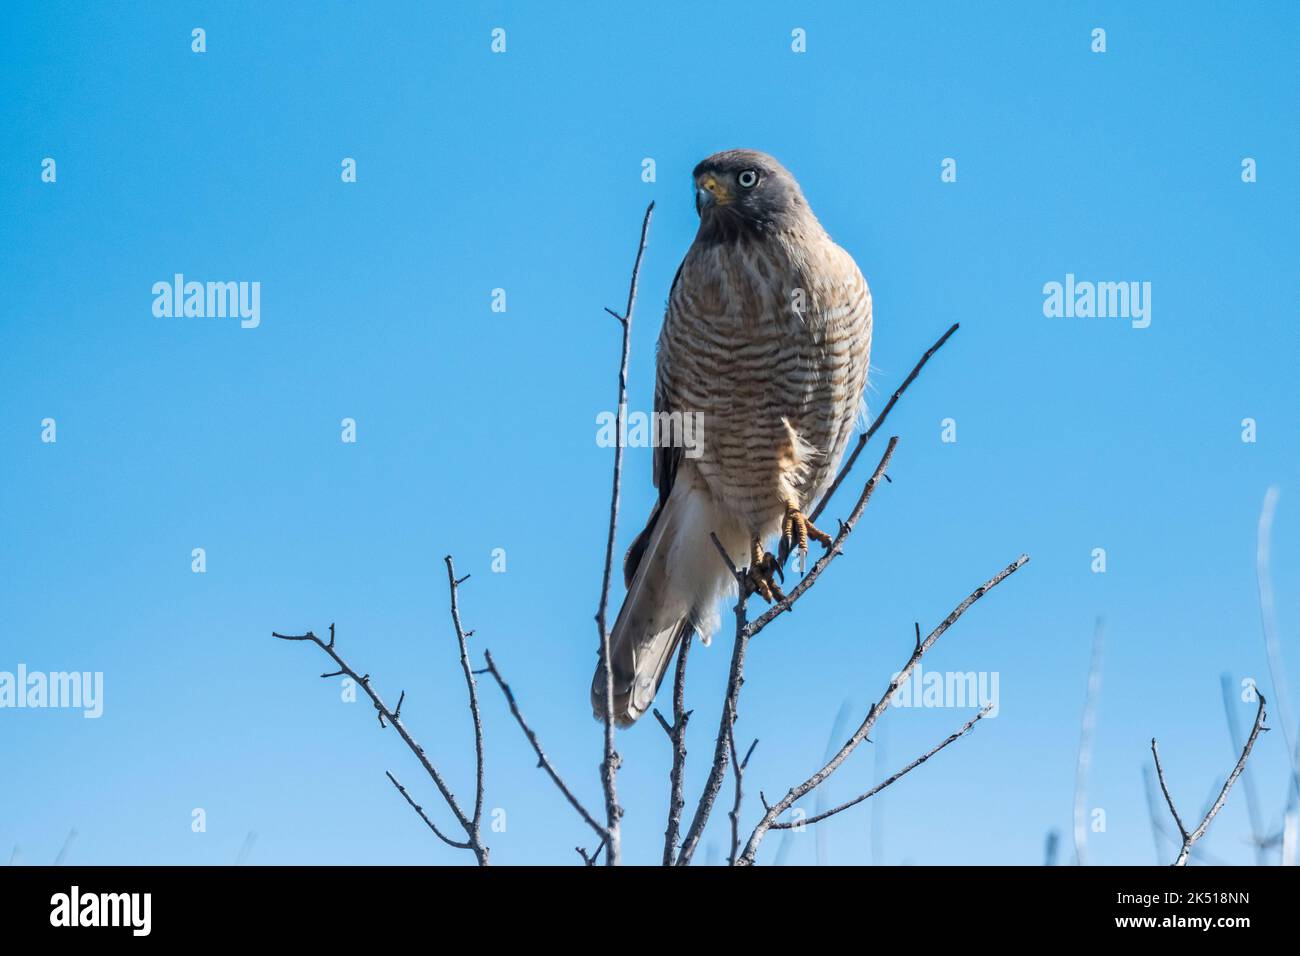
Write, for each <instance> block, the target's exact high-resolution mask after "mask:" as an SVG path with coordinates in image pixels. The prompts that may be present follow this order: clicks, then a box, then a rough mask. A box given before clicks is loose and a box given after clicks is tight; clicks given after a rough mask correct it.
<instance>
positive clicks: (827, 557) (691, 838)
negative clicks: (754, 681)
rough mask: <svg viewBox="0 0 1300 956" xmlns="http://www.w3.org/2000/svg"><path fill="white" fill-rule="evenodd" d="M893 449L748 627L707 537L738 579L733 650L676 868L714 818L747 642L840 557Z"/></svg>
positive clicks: (741, 587)
mask: <svg viewBox="0 0 1300 956" xmlns="http://www.w3.org/2000/svg"><path fill="white" fill-rule="evenodd" d="M897 447H898V436H897V435H895V436H894V437H893V438H891V439H889V445H888V446H887V447H886V448H885V453H884V454H883V455H882V456H881V458H880V463H879V464H878V465H876V470H875V472H874V473H873V474H872V476H871V477H870V478H869V479H868V480H867V483H866V485H865V486H864V487H863V489H862V494H861V495H860V496H859V497H858V503H857V504H856V505H855V506H854V508H853V513H852V514H850V515H849V520H848V521H845V522H841V523H840V529H839V533H838V534H837V535H836V536H835V540H834V541H833V542H832V543H831V547H830V548H829V549H828V550H827V551H826V553H825V554H823V555H822V556H821V557H820V558H818V559H817V562H816V563H815V564H814V565H813V566H812V568H811V569H809V571H808V573H807V574H806V575H804V576H803V579H802V580H801V581H800V582H799V583H798V584H797V585H796V586H795V587H794V589H793V590H791V592H790V593H789V594H788V595H786V596H785V597H783V598H782V599H781V600H779V601H777V602H776V603H775V604H773V605H772V606H771V607H770V608H768V609H767V610H766V611H764V612H763V613H762V614H761V615H760V616H759V617H757V618H755V619H754V620H753V621H747V614H746V610H745V603H746V600H747V598H748V595H747V593H746V591H747V590H748V588H747V580H746V575H745V572H743V571H741V570H740V569H739V568H737V567H736V566H735V565H734V564H732V563H731V558H729V557H728V556H727V552H726V549H725V548H723V547H722V542H720V541H719V540H718V537H717V535H710V537H711V538H712V540H713V546H714V547H715V548H716V549H717V550H718V554H719V555H720V556H721V558H722V561H723V563H724V564H725V565H726V566H727V569H728V570H729V571H731V574H732V577H734V578H735V579H736V588H737V594H738V599H737V601H736V606H735V613H736V638H735V642H734V644H733V645H732V651H731V669H730V671H729V673H728V677H727V691H726V696H725V698H724V699H723V705H722V717H721V723H720V724H719V726H718V736H717V738H716V740H715V742H714V749H713V766H712V767H711V768H710V770H709V776H708V778H707V780H706V781H705V784H704V791H703V793H701V794H700V800H699V803H698V804H696V807H695V816H694V817H693V818H692V819H691V826H690V829H689V830H687V832H686V839H685V840H684V841H683V842H682V849H681V852H680V853H679V854H678V856H677V865H678V866H686V865H689V864H690V862H691V857H692V856H693V855H694V854H695V850H696V848H697V846H698V845H699V841H700V837H701V835H702V834H703V833H704V826H705V824H706V823H708V820H709V815H710V814H711V813H712V812H713V804H714V802H715V801H716V800H717V798H718V792H719V791H720V790H721V789H722V780H723V778H724V777H725V776H726V773H727V760H728V758H729V756H730V753H731V744H730V740H731V727H732V725H733V724H735V722H736V704H737V700H738V698H739V697H740V688H741V685H742V684H744V677H743V674H744V669H745V651H746V649H747V648H748V646H749V641H750V639H751V638H753V636H754V635H755V634H757V633H758V632H759V631H761V630H762V629H763V628H765V627H767V625H768V624H770V623H771V622H772V621H773V620H775V619H776V617H777V616H778V615H780V614H782V613H783V612H785V611H788V610H790V608H791V607H793V606H794V603H795V602H796V601H798V600H799V599H800V598H801V597H803V596H804V595H805V594H807V593H808V589H809V588H811V587H812V586H813V585H814V584H815V583H817V578H818V577H820V576H821V573H822V572H823V571H824V570H826V568H827V566H828V565H829V564H830V563H831V561H833V560H834V559H835V556H836V555H837V554H842V553H843V550H842V546H843V544H844V542H845V540H846V539H847V538H848V536H849V534H850V533H852V531H853V526H854V525H856V524H857V522H858V519H859V518H860V517H862V512H863V511H865V510H866V507H867V502H868V501H870V500H871V493H872V492H873V491H875V488H876V485H877V484H879V482H880V479H881V476H882V475H884V473H885V469H886V468H887V467H888V466H889V462H890V459H892V458H893V456H894V449H895V448H897Z"/></svg>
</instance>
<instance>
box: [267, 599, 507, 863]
mask: <svg viewBox="0 0 1300 956" xmlns="http://www.w3.org/2000/svg"><path fill="white" fill-rule="evenodd" d="M271 636H272V637H274V638H278V639H279V640H282V641H310V642H311V643H313V644H315V645H316V646H317V647H319V648H320V649H321V650H323V651H324V652H325V653H326V654H328V655H329V656H330V658H331V659H332V660H333V661H334V663H335V664H336V665H337V666H338V670H337V671H334V672H332V673H330V674H328V675H322V676H329V677H337V676H343V675H346V676H348V677H350V678H352V680H353V681H354V682H355V683H356V684H357V686H359V687H360V688H361V689H362V690H364V691H365V692H366V696H368V697H369V698H370V701H371V703H373V704H374V705H375V710H376V711H377V712H378V715H379V721H380V725H381V726H382V725H383V722H384V720H385V719H387V720H388V723H389V724H391V725H392V726H393V727H394V729H396V730H397V733H398V734H399V735H400V736H401V738H402V741H403V742H404V743H405V744H406V746H407V747H408V748H410V751H411V753H413V754H415V756H416V759H417V760H419V761H420V766H422V767H423V768H424V772H425V773H427V774H428V775H429V777H430V779H432V780H433V782H434V785H435V786H436V787H437V788H438V792H439V793H441V794H442V798H443V800H445V801H446V802H447V806H448V807H449V808H450V809H451V812H452V813H453V814H455V817H456V822H457V823H459V824H460V826H461V828H462V829H463V830H464V831H465V835H466V837H467V838H468V843H469V849H471V850H473V851H474V856H475V858H476V859H477V860H478V862H479V865H480V866H487V864H488V848H487V847H485V846H484V845H483V842H482V841H481V840H480V839H479V835H478V827H477V826H476V825H475V823H474V821H473V820H472V819H471V818H470V817H468V816H466V815H465V812H464V811H463V810H462V809H461V806H460V803H459V802H458V801H457V800H456V796H455V794H453V793H452V792H451V788H450V787H448V786H447V782H446V781H445V780H444V779H443V778H442V774H441V773H439V772H438V769H437V768H436V767H435V766H434V765H433V763H432V762H431V761H430V760H429V757H428V755H427V754H426V753H425V752H424V748H423V747H421V746H420V745H419V744H418V743H417V742H416V740H415V738H414V737H412V736H411V732H410V731H408V730H407V729H406V725H405V724H403V723H402V718H401V717H400V716H399V715H398V714H397V712H396V711H392V710H389V709H388V705H386V704H385V703H384V701H383V699H382V698H381V697H380V696H379V694H378V693H376V692H375V689H374V688H373V687H371V686H370V675H369V674H358V673H357V672H356V671H355V670H353V669H352V666H351V665H350V664H348V662H347V661H345V660H344V659H343V658H342V657H341V656H340V655H339V653H338V651H336V650H335V649H334V625H333V624H331V625H330V639H329V641H328V642H326V641H322V640H321V639H320V638H319V637H317V636H316V635H315V634H314V633H312V632H311V631H308V632H307V633H306V634H297V635H294V634H279V633H276V632H274V631H273V632H272V633H271ZM414 805H415V804H414V802H412V806H414ZM425 822H428V821H427V820H426V821H425Z"/></svg>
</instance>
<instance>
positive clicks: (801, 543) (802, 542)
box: [778, 505, 834, 564]
mask: <svg viewBox="0 0 1300 956" xmlns="http://www.w3.org/2000/svg"><path fill="white" fill-rule="evenodd" d="M809 538H812V539H813V540H814V541H816V542H817V543H818V544H820V545H822V546H823V547H826V548H829V547H830V546H831V545H832V544H834V541H832V540H831V536H830V535H828V534H827V533H826V532H825V531H822V530H820V529H819V528H818V527H817V526H816V525H814V524H813V523H812V522H811V521H809V520H808V519H807V518H806V517H805V516H804V513H803V512H802V511H800V510H799V509H798V508H796V507H795V506H794V505H786V508H785V521H784V522H782V524H781V544H780V547H779V549H778V550H779V551H780V553H781V557H780V561H781V563H782V564H784V563H785V559H786V558H788V557H789V556H790V552H791V551H793V550H794V549H795V548H798V549H799V555H800V557H801V558H807V557H808V539H809Z"/></svg>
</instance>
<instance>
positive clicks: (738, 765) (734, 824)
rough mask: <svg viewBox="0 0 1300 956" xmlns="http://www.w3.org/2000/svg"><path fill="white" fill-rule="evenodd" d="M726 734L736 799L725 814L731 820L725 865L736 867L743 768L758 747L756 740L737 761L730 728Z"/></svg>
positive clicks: (733, 734) (743, 778)
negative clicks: (728, 850)
mask: <svg viewBox="0 0 1300 956" xmlns="http://www.w3.org/2000/svg"><path fill="white" fill-rule="evenodd" d="M727 733H728V734H730V735H731V740H730V741H729V742H728V743H729V749H730V750H731V776H732V779H733V780H735V781H736V799H735V801H734V802H733V803H732V805H731V812H729V813H728V814H727V816H728V817H730V818H731V852H730V853H729V854H728V855H727V865H728V866H735V865H736V855H737V854H738V853H739V852H740V805H741V802H742V801H743V800H744V799H745V768H746V767H748V766H749V758H750V757H752V756H754V748H755V747H757V746H758V738H757V737H755V738H754V742H753V743H752V744H750V745H749V750H747V751H745V759H744V760H738V759H737V757H736V737H735V733H734V729H733V728H732V727H728V728H727Z"/></svg>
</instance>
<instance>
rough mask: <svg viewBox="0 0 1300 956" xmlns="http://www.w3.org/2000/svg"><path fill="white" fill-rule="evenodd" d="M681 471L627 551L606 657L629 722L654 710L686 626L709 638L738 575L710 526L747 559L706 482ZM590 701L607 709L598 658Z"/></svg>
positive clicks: (622, 716)
mask: <svg viewBox="0 0 1300 956" xmlns="http://www.w3.org/2000/svg"><path fill="white" fill-rule="evenodd" d="M691 477H692V476H687V475H682V474H681V473H679V474H678V476H677V480H676V481H675V482H674V483H673V490H672V493H671V494H670V495H669V496H668V500H667V501H666V502H663V503H662V504H660V505H657V506H656V507H655V510H654V512H653V513H652V514H651V515H650V522H649V523H648V524H647V525H646V529H645V530H644V531H642V532H641V534H640V535H639V536H638V537H637V540H636V542H635V543H634V544H633V545H632V547H631V549H630V550H629V552H628V560H627V563H626V565H625V567H624V574H625V575H626V576H627V577H628V579H629V583H628V591H627V597H626V598H625V599H624V600H623V607H622V608H621V609H620V610H619V612H618V618H617V619H616V620H615V621H614V627H613V630H612V631H611V632H610V639H609V658H610V664H611V666H612V670H613V673H614V711H613V712H614V719H615V720H616V721H617V722H618V724H619V725H620V726H623V727H626V726H628V725H630V724H633V723H635V722H636V720H637V719H638V718H639V717H640V716H641V715H642V714H644V713H645V712H646V711H647V710H649V709H650V704H651V702H652V701H653V700H654V697H655V692H656V691H658V689H659V684H660V683H661V682H662V681H663V677H664V672H665V671H666V670H667V669H668V662H669V661H670V660H672V656H673V651H674V650H676V649H677V645H678V644H679V643H680V642H681V640H682V638H683V637H684V636H685V635H686V632H687V631H688V630H691V629H698V630H700V631H701V633H702V634H703V635H704V637H705V639H706V640H707V638H708V635H709V634H710V633H711V631H712V630H713V626H714V623H715V622H714V620H713V619H714V618H716V611H715V610H714V607H715V604H716V602H717V599H718V598H719V597H720V596H721V595H722V594H723V593H724V592H725V591H726V590H727V589H728V588H729V587H733V586H734V581H733V580H732V577H731V575H730V574H729V573H728V571H727V568H726V566H725V565H724V564H723V563H722V558H721V556H720V555H719V554H718V551H717V549H716V548H715V547H714V546H713V542H712V541H710V539H709V533H710V532H714V533H717V535H718V538H719V540H720V541H722V543H723V545H724V546H725V547H726V548H727V550H728V551H729V552H730V553H731V556H732V561H733V563H737V564H744V563H745V562H744V559H743V555H744V553H745V535H744V533H743V532H742V531H739V529H737V528H735V527H732V526H730V524H729V523H728V522H724V521H723V520H722V517H721V516H720V515H719V514H718V513H717V509H716V508H715V507H714V506H713V499H712V496H711V495H710V494H709V492H708V490H707V488H705V487H704V485H703V483H702V482H698V481H693V480H691ZM591 706H592V709H593V710H594V711H595V714H596V716H597V717H598V718H603V717H604V715H605V670H604V667H603V666H602V665H601V664H600V663H597V665H596V676H595V677H594V678H593V679H592V682H591Z"/></svg>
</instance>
